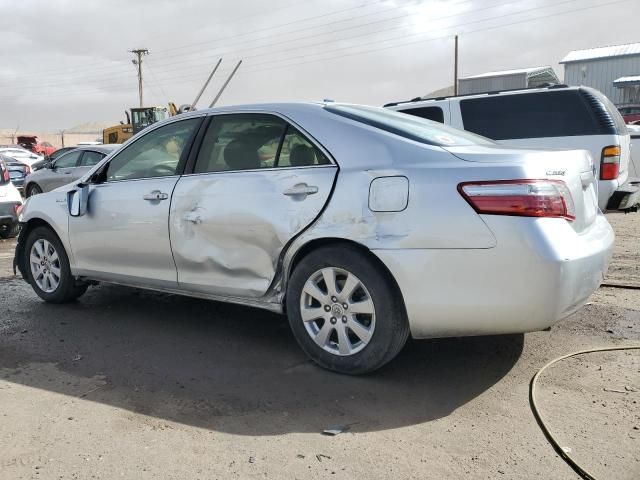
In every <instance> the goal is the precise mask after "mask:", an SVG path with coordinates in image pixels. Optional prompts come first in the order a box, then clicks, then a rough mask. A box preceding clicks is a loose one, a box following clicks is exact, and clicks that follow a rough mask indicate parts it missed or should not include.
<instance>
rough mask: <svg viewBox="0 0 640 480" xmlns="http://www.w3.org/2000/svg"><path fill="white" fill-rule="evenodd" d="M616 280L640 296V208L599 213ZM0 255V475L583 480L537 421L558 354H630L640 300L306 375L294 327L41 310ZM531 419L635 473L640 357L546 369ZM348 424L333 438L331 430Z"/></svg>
mask: <svg viewBox="0 0 640 480" xmlns="http://www.w3.org/2000/svg"><path fill="white" fill-rule="evenodd" d="M609 219H610V221H611V222H612V224H613V225H614V228H615V229H616V232H617V235H618V244H617V247H616V253H615V258H614V260H613V262H612V264H611V272H610V277H609V279H608V281H609V282H611V283H617V284H633V285H638V286H640V270H639V268H640V247H639V245H638V239H639V238H640V214H632V215H610V216H609ZM13 247H14V243H13V242H3V243H0V292H1V293H2V295H0V478H2V479H89V478H100V479H114V478H125V479H146V478H149V479H151V478H162V479H165V478H167V479H180V480H184V479H216V478H218V479H234V478H238V479H245V478H256V479H257V478H272V479H278V478H282V479H293V478H299V479H312V478H314V479H315V478H331V479H334V478H335V479H364V478H366V479H390V478H393V479H405V478H407V479H409V478H415V479H425V478H446V479H449V478H451V479H458V478H474V479H475V478H480V479H495V478H504V479H520V478H544V479H576V478H578V477H577V475H576V474H575V473H574V472H573V471H572V470H571V469H570V468H569V467H568V466H567V465H566V464H565V463H564V462H563V461H562V460H561V459H560V458H559V457H558V455H556V454H555V452H554V451H553V449H552V448H551V446H550V445H549V444H548V443H547V441H546V439H545V437H544V436H543V434H542V432H541V431H540V429H539V428H538V426H537V424H536V422H535V420H534V418H533V416H532V414H531V411H530V408H529V403H528V388H529V381H530V379H531V377H532V375H533V374H534V373H535V372H536V371H537V370H538V369H539V368H540V367H542V366H543V365H544V364H546V363H547V362H548V361H550V360H551V359H553V358H555V357H557V356H559V355H562V354H565V353H569V352H571V351H574V350H577V349H580V348H587V347H598V346H609V345H629V344H640V290H630V289H620V288H601V289H600V290H599V291H598V292H596V293H595V294H594V295H593V297H592V299H591V301H590V303H589V304H588V305H586V306H585V307H584V308H583V309H581V310H580V311H579V312H577V313H576V314H574V315H572V316H571V317H570V318H568V319H566V320H565V321H563V322H561V323H559V324H558V325H556V326H555V327H553V328H552V329H551V331H548V332H538V333H531V334H527V335H514V336H501V337H482V338H462V339H446V340H429V341H413V342H411V343H410V344H409V345H408V347H407V348H406V349H405V350H404V351H403V352H402V353H401V355H400V356H399V357H398V358H397V359H396V360H395V361H394V362H392V363H391V364H390V365H388V366H387V367H385V368H383V369H382V370H380V371H379V372H376V373H375V374H373V375H369V376H365V377H357V378H353V377H346V376H340V375H336V374H332V373H329V372H326V371H323V370H321V369H319V368H316V367H315V366H314V365H312V364H311V363H310V362H309V361H307V360H306V359H305V357H304V355H303V354H302V352H301V351H300V349H299V348H298V347H297V345H296V343H295V341H294V339H293V337H292V336H291V333H290V332H289V329H288V327H287V323H286V320H285V319H284V318H283V317H281V316H277V315H273V314H270V313H266V312H263V311H260V310H253V309H248V308H242V307H237V306H231V305H225V304H220V303H214V302H208V301H202V300H196V299H189V298H182V297H177V296H171V295H164V294H155V293H148V292H142V291H138V290H133V289H126V288H122V287H114V286H104V285H103V286H99V287H95V288H91V289H90V291H89V293H88V294H87V295H85V296H84V297H82V298H81V299H80V301H78V302H77V303H74V304H71V305H62V306H55V305H47V304H44V303H43V302H42V301H40V300H39V299H38V298H37V297H36V296H35V294H34V293H33V292H32V291H31V288H30V287H29V286H27V285H26V284H25V283H24V282H23V281H22V280H21V279H18V278H16V277H14V276H13V274H12V272H11V268H10V266H11V261H12V258H13ZM540 387H541V388H540V391H539V399H540V407H541V409H542V413H543V415H544V417H545V418H546V419H548V422H549V425H550V428H551V430H552V432H553V433H554V434H555V435H557V437H558V438H559V439H560V441H561V444H562V445H563V446H564V447H566V448H570V449H571V455H573V456H574V457H575V458H576V459H577V460H578V461H579V462H581V463H582V464H583V465H584V466H585V467H586V468H587V469H588V470H590V471H591V472H592V473H593V474H594V475H595V476H596V478H598V479H616V480H620V479H637V478H640V354H639V353H638V352H637V351H634V352H627V353H606V354H590V355H586V356H583V357H578V358H575V359H569V360H566V361H563V362H561V363H559V364H556V365H555V366H553V367H552V368H551V369H550V370H549V371H548V372H547V373H546V374H545V376H544V377H543V378H542V379H541V385H540ZM336 425H337V426H348V428H349V430H348V431H347V432H345V433H342V434H340V435H337V436H334V437H329V436H325V435H322V433H321V432H322V430H323V429H326V428H329V427H332V426H336Z"/></svg>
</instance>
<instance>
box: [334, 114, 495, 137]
mask: <svg viewBox="0 0 640 480" xmlns="http://www.w3.org/2000/svg"><path fill="white" fill-rule="evenodd" d="M324 108H325V110H327V111H328V112H331V113H335V114H336V115H341V116H343V117H346V118H349V119H351V120H355V121H357V122H361V123H364V124H366V125H369V126H371V127H375V128H379V129H380V130H384V131H385V132H389V133H393V134H395V135H399V136H401V137H404V138H408V139H410V140H414V141H416V142H420V143H426V144H427V145H436V146H439V147H453V146H456V145H493V142H492V141H491V140H489V139H487V138H482V137H480V136H478V135H474V134H473V133H469V132H465V131H463V130H458V129H457V128H453V127H449V126H447V125H441V124H439V123H436V122H432V121H430V120H424V119H422V118H419V117H415V116H413V115H407V114H404V113H399V112H394V111H393V110H387V109H385V108H378V107H366V106H364V105H327V106H326V107H324Z"/></svg>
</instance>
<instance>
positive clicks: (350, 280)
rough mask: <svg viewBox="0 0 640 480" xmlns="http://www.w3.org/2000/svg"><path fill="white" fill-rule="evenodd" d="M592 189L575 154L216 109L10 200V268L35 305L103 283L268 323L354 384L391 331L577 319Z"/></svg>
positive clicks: (392, 115) (363, 111)
mask: <svg viewBox="0 0 640 480" xmlns="http://www.w3.org/2000/svg"><path fill="white" fill-rule="evenodd" d="M595 182H596V179H595V178H594V168H593V165H592V161H591V158H590V156H589V154H588V153H587V152H585V151H582V150H572V151H548V152H545V151H535V150H517V149H513V148H507V147H503V146H498V145H496V144H494V143H493V142H492V141H489V140H486V139H484V138H482V137H478V136H476V135H474V134H471V133H468V132H464V131H461V130H456V129H453V128H451V127H447V126H444V125H441V124H438V123H434V122H430V121H428V120H424V119H420V118H416V117H413V116H410V115H406V114H402V113H397V112H393V111H390V110H385V109H381V108H374V107H364V106H354V105H343V104H333V103H326V104H322V103H318V104H311V103H309V104H270V105H249V106H240V107H225V108H216V109H213V110H205V111H198V112H190V113H187V114H183V115H179V116H176V117H172V118H171V119H169V120H167V121H164V122H161V123H158V124H155V125H153V126H151V127H149V128H147V129H145V130H144V131H143V132H141V133H140V134H139V135H136V136H135V137H134V138H132V139H131V140H129V141H128V142H127V143H126V144H125V145H124V146H123V147H122V148H121V149H120V150H118V151H117V152H115V153H113V154H111V155H109V156H108V157H107V158H105V159H104V160H103V161H102V162H101V163H100V164H98V165H97V166H96V167H94V168H93V169H92V170H91V171H90V172H89V173H87V174H86V175H85V176H84V177H83V178H82V179H80V180H79V181H76V182H75V183H73V184H71V185H68V186H67V187H64V188H60V189H58V190H56V191H54V192H50V193H46V194H42V195H37V196H34V197H30V198H28V200H27V202H26V204H25V206H24V209H23V210H22V214H21V221H22V224H23V228H22V233H21V235H20V239H19V242H18V246H17V248H16V257H15V264H16V265H17V267H18V268H19V269H20V271H21V272H22V275H23V277H24V278H25V279H26V280H27V281H28V282H29V283H30V284H31V285H32V287H33V289H34V290H35V292H36V293H37V294H38V295H39V296H40V297H41V298H43V299H44V300H46V301H48V302H54V303H59V302H68V301H70V300H73V299H75V298H77V297H79V296H80V295H82V294H83V293H84V292H85V291H86V290H87V287H88V285H89V284H90V283H91V282H94V281H103V282H109V283H116V284H122V285H129V286H134V287H141V288H148V289H153V290H159V291H164V292H172V293H178V294H184V295H192V296H197V297H203V298H209V299H215V300H221V301H225V302H234V303H239V304H244V305H250V306H254V307H259V308H265V309H268V310H272V311H276V312H286V314H287V315H288V318H289V322H290V325H291V329H292V330H293V333H294V335H295V337H296V339H297V340H298V342H299V343H300V345H301V347H302V348H303V349H304V351H305V352H306V353H307V354H308V355H309V357H311V358H312V359H313V360H314V361H316V362H317V363H318V364H320V365H322V366H323V367H326V368H329V369H332V370H335V371H338V372H342V373H349V374H357V373H364V372H369V371H372V370H375V369H376V368H379V367H380V366H382V365H384V364H385V363H386V362H388V361H390V360H391V359H392V358H394V357H395V356H396V355H397V354H398V352H399V351H400V350H401V349H402V347H403V345H404V344H405V342H406V340H407V337H408V336H409V334H411V335H412V336H413V337H415V338H427V337H446V336H460V335H485V334H503V333H514V332H528V331H535V330H541V329H544V328H546V327H548V326H550V325H552V324H553V323H555V322H557V321H558V320H560V319H562V318H563V317H565V316H567V315H569V314H571V313H572V312H574V311H576V310H577V309H578V308H580V307H581V306H582V305H583V304H584V303H585V301H586V300H587V298H588V297H589V296H590V295H591V293H592V292H593V291H594V290H595V289H596V288H597V287H598V286H599V284H600V282H601V281H602V278H603V275H604V274H605V272H606V270H607V266H608V263H609V259H610V256H611V252H612V247H613V241H614V234H613V231H612V229H611V227H610V225H609V224H608V222H607V221H606V219H605V217H604V216H603V215H602V214H601V212H600V211H599V210H598V205H597V196H596V190H595ZM65 204H66V206H65V208H61V206H62V205H65Z"/></svg>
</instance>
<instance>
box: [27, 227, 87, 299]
mask: <svg viewBox="0 0 640 480" xmlns="http://www.w3.org/2000/svg"><path fill="white" fill-rule="evenodd" d="M40 239H43V240H47V241H48V242H49V243H51V244H52V245H53V247H54V248H55V250H56V253H57V254H58V259H59V265H60V281H59V284H58V286H57V288H56V289H55V290H54V291H53V292H45V291H44V290H43V289H41V288H40V287H39V286H38V284H37V283H36V281H35V280H34V278H33V272H32V271H31V266H30V261H29V257H30V255H31V248H32V247H33V244H34V243H35V242H36V241H38V240H40ZM24 258H25V260H24V263H25V265H24V271H25V272H26V274H27V280H28V281H29V283H30V284H31V287H32V288H33V290H34V291H35V292H36V294H37V295H38V296H39V297H40V298H42V299H43V300H44V301H46V302H49V303H68V302H72V301H73V300H75V299H77V298H78V297H80V296H81V295H83V294H84V293H85V292H86V291H87V288H88V285H86V284H85V285H77V284H76V281H75V279H74V278H73V276H72V275H71V268H70V267H69V257H67V252H66V251H65V249H64V247H63V246H62V243H61V242H60V240H59V239H58V237H57V235H56V234H55V233H54V232H53V231H52V230H51V229H49V228H47V227H37V228H34V229H33V230H32V231H30V232H29V234H28V235H27V241H26V242H25V245H24ZM45 288H46V287H45Z"/></svg>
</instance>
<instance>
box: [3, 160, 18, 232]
mask: <svg viewBox="0 0 640 480" xmlns="http://www.w3.org/2000/svg"><path fill="white" fill-rule="evenodd" d="M21 206H22V197H21V196H20V192H19V191H18V189H17V188H16V187H15V185H14V184H13V182H12V181H11V170H10V169H9V166H8V165H7V164H6V163H5V162H4V160H2V159H1V158H0V238H11V237H15V236H16V235H17V234H18V229H19V225H18V213H19V209H20V207H21Z"/></svg>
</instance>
